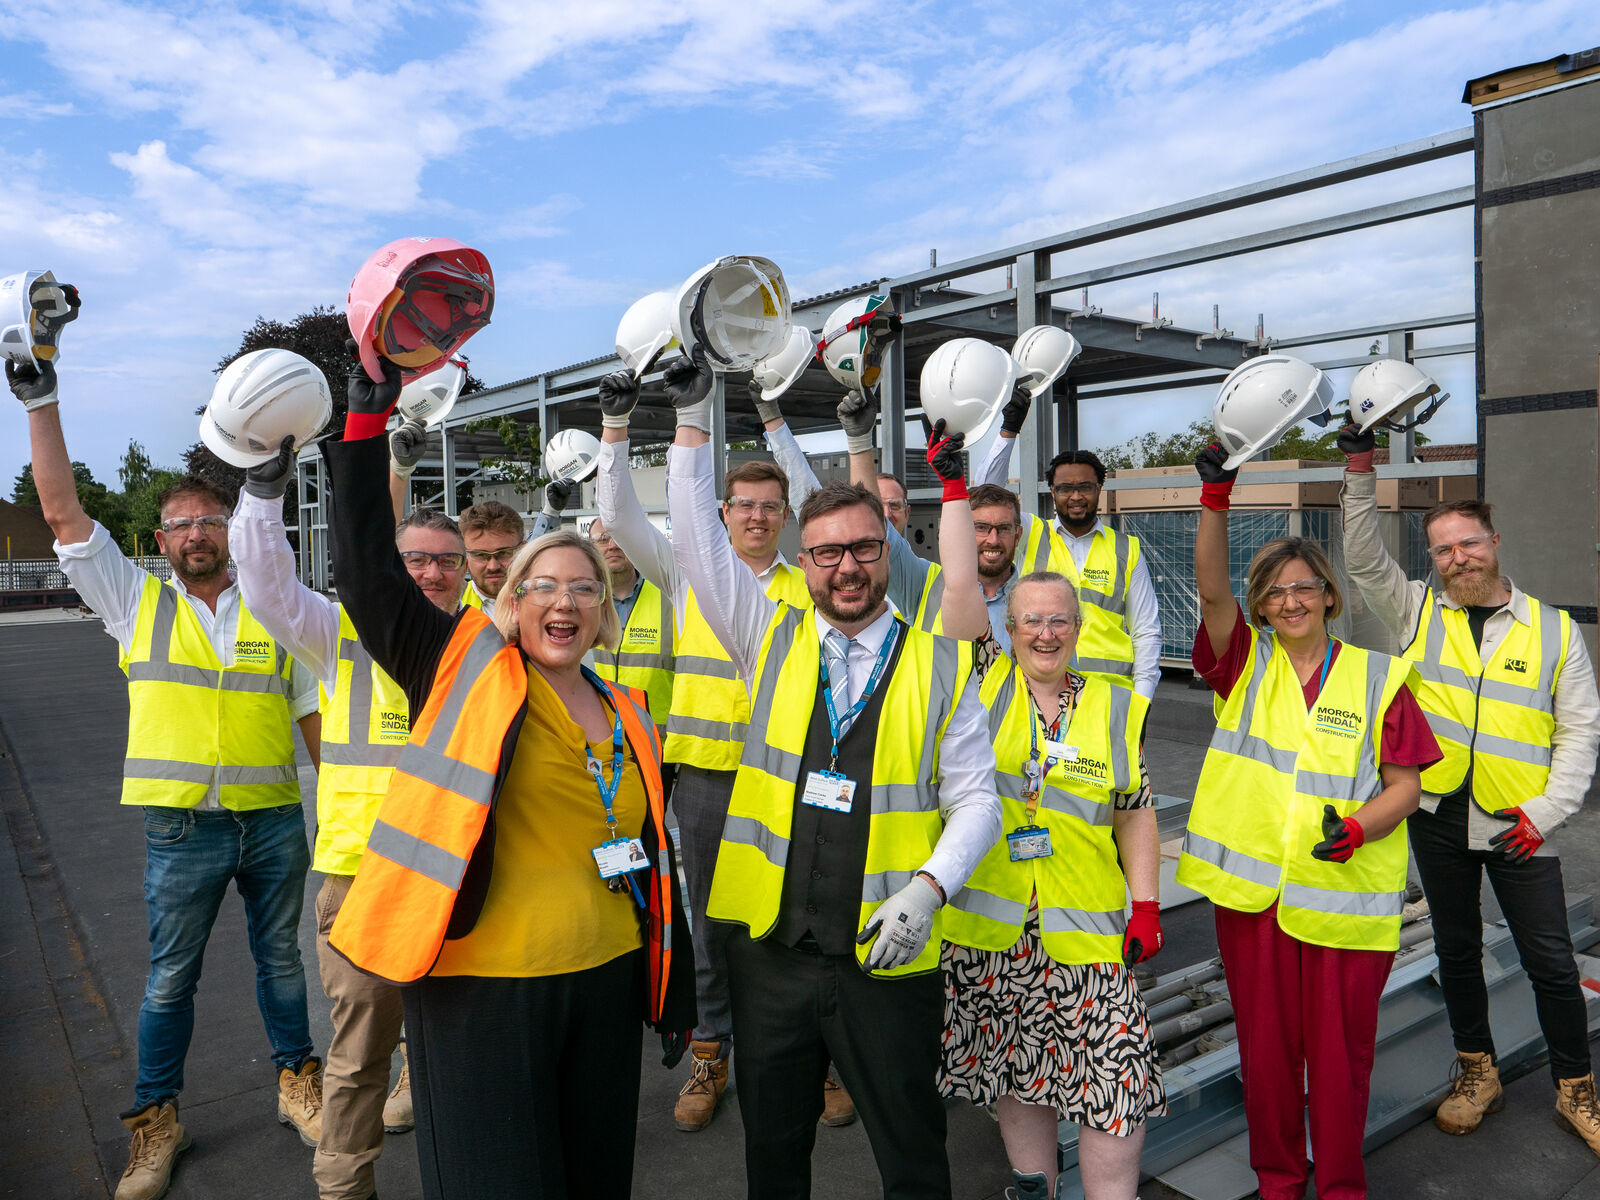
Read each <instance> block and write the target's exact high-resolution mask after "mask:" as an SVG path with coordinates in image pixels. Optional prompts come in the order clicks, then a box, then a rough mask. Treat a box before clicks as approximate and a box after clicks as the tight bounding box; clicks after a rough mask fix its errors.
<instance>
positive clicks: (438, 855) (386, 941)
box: [328, 609, 672, 1021]
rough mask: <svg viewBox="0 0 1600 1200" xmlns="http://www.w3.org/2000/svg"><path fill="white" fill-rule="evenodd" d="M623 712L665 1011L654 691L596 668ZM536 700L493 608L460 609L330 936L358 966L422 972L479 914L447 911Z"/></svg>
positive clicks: (664, 892)
mask: <svg viewBox="0 0 1600 1200" xmlns="http://www.w3.org/2000/svg"><path fill="white" fill-rule="evenodd" d="M585 675H586V676H587V678H589V680H590V681H591V682H593V683H595V684H596V685H598V686H599V687H600V688H601V689H602V690H603V691H604V694H605V696H606V697H607V699H609V700H610V702H611V704H612V706H613V707H614V708H615V710H616V712H617V715H618V716H619V717H621V719H622V730H623V734H624V735H625V736H626V737H627V739H628V745H629V747H630V748H631V749H632V751H633V757H634V760H635V761H636V762H637V763H638V764H639V771H640V773H641V774H642V775H643V776H644V783H645V792H646V794H647V796H648V797H649V807H650V815H649V820H650V821H651V823H652V825H653V828H654V831H655V843H656V856H657V857H656V861H655V863H653V864H652V874H651V878H650V882H649V887H648V888H647V897H646V898H647V901H648V912H647V913H646V914H645V916H644V918H643V921H644V924H645V940H646V953H647V956H648V958H649V988H650V997H649V1006H648V1007H649V1012H650V1019H651V1020H652V1021H655V1020H659V1019H660V1017H661V1012H662V1006H663V1004H664V1003H665V1000H666V992H667V978H668V975H669V974H670V968H671V964H672V868H671V861H670V858H669V848H670V845H671V843H670V842H669V840H668V837H667V827H666V801H665V797H664V796H663V793H662V786H661V742H660V739H659V738H658V737H657V735H656V726H655V722H654V721H653V720H652V719H651V717H650V707H649V701H648V700H647V699H646V697H645V694H644V693H643V692H641V691H639V690H638V689H637V688H629V687H622V686H620V685H618V684H613V683H608V682H606V681H605V680H603V679H600V677H599V676H597V675H595V674H594V673H593V672H591V671H585ZM527 703H528V676H527V669H526V667H525V666H524V665H523V658H522V652H521V651H520V650H519V649H518V648H517V647H516V646H514V645H509V644H507V642H506V640H505V638H504V637H503V636H502V635H501V633H500V631H499V630H498V629H496V628H495V627H494V625H493V623H492V622H491V621H490V620H489V618H487V617H485V616H484V615H483V614H482V613H481V612H479V611H477V610H475V609H474V610H464V611H463V612H462V613H461V616H460V618H459V619H458V621H457V623H456V627H455V630H454V631H453V632H452V633H451V635H450V641H449V643H448V644H447V645H446V646H445V649H444V653H443V654H442V655H441V656H440V659H439V667H438V670H437V671H436V672H435V674H434V678H433V688H432V690H431V691H430V692H429V693H428V702H427V704H426V705H425V706H424V707H423V710H422V713H421V715H419V716H418V717H417V719H416V720H415V721H414V722H413V723H412V726H411V737H410V740H409V741H407V743H406V745H405V748H404V749H403V750H402V751H401V752H400V761H399V763H397V764H396V766H395V768H394V774H393V775H392V776H391V778H390V781H389V790H388V792H387V794H386V795H385V796H384V800H383V806H382V808H380V809H379V810H378V818H377V821H376V822H375V823H374V825H373V827H372V836H371V838H370V839H369V840H368V842H367V850H366V853H365V854H364V855H363V856H362V859H361V866H360V868H359V869H358V870H357V871H356V876H355V880H354V881H353V882H352V883H351V885H350V892H349V895H348V896H347V897H346V898H345V902H344V904H343V906H342V907H341V908H340V909H339V915H338V917H337V918H336V919H335V921H334V924H333V929H332V930H331V931H330V933H329V936H328V941H329V943H330V944H331V945H332V946H333V948H334V949H335V950H337V951H338V952H339V953H340V954H342V955H344V957H345V958H347V959H349V960H350V961H351V962H352V963H353V964H355V966H357V967H359V968H360V969H361V970H363V971H365V972H367V973H368V974H370V975H376V976H377V977H379V978H380V979H387V980H389V981H390V982H391V983H399V984H404V983H414V982H415V981H416V980H418V979H421V978H422V977H423V976H424V975H426V974H428V972H429V971H431V970H432V969H433V965H434V963H435V962H436V961H438V958H439V951H440V949H441V948H442V947H443V945H444V940H445V937H446V935H447V933H448V934H449V935H451V936H454V937H461V936H463V935H465V934H466V933H467V932H468V931H469V930H470V929H471V926H472V923H471V922H458V925H464V926H465V927H464V928H456V927H452V924H451V917H452V914H453V913H454V911H455V907H456V902H457V899H458V897H459V895H460V891H461V881H462V879H463V878H464V876H465V875H466V872H467V864H468V863H470V862H471V861H472V855H473V851H474V850H475V849H477V846H478V840H479V838H481V837H482V835H483V830H484V826H485V824H486V822H487V821H488V817H489V812H490V810H491V808H492V807H493V806H494V804H495V802H496V800H497V799H498V793H499V784H500V779H501V777H502V776H503V770H502V768H503V767H504V766H505V765H507V764H504V763H502V762H501V757H502V754H503V753H505V748H506V747H507V746H511V747H513V748H514V747H515V746H516V738H515V736H514V734H515V731H516V728H517V727H518V726H520V724H521V722H522V718H523V715H524V713H525V712H526V709H527Z"/></svg>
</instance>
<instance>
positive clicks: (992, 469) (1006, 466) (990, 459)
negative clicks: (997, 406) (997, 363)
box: [972, 384, 1033, 487]
mask: <svg viewBox="0 0 1600 1200" xmlns="http://www.w3.org/2000/svg"><path fill="white" fill-rule="evenodd" d="M1032 407H1033V397H1032V396H1030V395H1029V394H1028V389H1027V388H1025V387H1023V386H1021V385H1020V384H1019V385H1018V386H1017V387H1016V388H1014V389H1013V390H1012V392H1011V399H1009V400H1007V401H1006V406H1005V407H1004V408H1003V409H1001V410H1000V436H999V437H997V438H995V439H994V442H993V444H992V445H990V447H989V453H988V455H986V456H985V458H984V460H983V462H982V463H981V464H980V465H979V467H978V469H977V470H976V471H974V472H973V475H972V477H973V479H975V480H977V482H979V483H998V484H999V485H1000V486H1001V487H1010V486H1011V480H1010V475H1011V452H1012V451H1013V450H1015V449H1016V446H1017V435H1018V434H1019V433H1021V432H1022V425H1023V422H1025V421H1026V420H1027V419H1028V410H1029V409H1031V408H1032Z"/></svg>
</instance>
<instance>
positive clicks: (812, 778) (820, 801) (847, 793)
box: [800, 771, 856, 813]
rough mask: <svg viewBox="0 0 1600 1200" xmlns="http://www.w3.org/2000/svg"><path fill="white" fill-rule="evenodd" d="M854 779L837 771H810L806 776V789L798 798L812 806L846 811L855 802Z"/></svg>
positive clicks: (830, 810)
mask: <svg viewBox="0 0 1600 1200" xmlns="http://www.w3.org/2000/svg"><path fill="white" fill-rule="evenodd" d="M855 798H856V781H855V780H854V779H851V778H850V777H849V776H846V775H841V774H839V772H837V771H812V772H811V773H810V774H809V775H807V776H806V790H805V791H804V792H802V793H800V800H801V802H802V803H804V804H809V805H811V807H812V808H825V809H827V810H828V811H829V812H842V813H847V812H849V811H850V806H851V805H852V804H853V803H855Z"/></svg>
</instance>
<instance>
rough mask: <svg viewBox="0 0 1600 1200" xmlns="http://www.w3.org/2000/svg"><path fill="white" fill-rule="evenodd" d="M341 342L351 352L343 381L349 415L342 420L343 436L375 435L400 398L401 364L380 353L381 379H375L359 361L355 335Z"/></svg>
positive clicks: (385, 423) (354, 437)
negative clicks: (375, 380)
mask: <svg viewBox="0 0 1600 1200" xmlns="http://www.w3.org/2000/svg"><path fill="white" fill-rule="evenodd" d="M344 346H345V349H346V350H348V351H349V352H350V377H349V380H348V382H347V383H346V384H345V399H346V402H347V404H348V406H349V415H348V416H347V417H345V420H344V436H345V439H346V440H347V441H349V440H354V439H356V438H369V437H377V436H378V435H379V434H380V433H382V432H383V431H384V426H385V425H387V424H388V421H389V414H390V413H391V412H393V411H394V406H395V402H396V401H398V400H399V399H400V364H399V363H395V362H391V361H389V359H387V358H384V357H382V356H379V358H378V362H379V363H381V364H382V365H383V382H382V383H375V382H373V379H372V376H370V375H368V374H367V369H366V367H364V366H362V365H361V359H360V357H359V354H358V349H357V347H356V343H355V339H354V338H351V339H349V340H347V341H346V342H345V344H344Z"/></svg>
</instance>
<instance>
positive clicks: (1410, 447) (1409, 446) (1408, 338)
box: [1389, 329, 1417, 463]
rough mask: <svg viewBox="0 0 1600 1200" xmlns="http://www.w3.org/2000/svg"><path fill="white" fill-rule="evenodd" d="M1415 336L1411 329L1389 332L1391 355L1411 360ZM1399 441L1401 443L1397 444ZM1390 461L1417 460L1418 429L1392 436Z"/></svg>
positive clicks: (1402, 360)
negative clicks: (1399, 436)
mask: <svg viewBox="0 0 1600 1200" xmlns="http://www.w3.org/2000/svg"><path fill="white" fill-rule="evenodd" d="M1415 338H1416V335H1415V334H1414V333H1412V332H1411V330H1409V329H1396V330H1395V331H1394V332H1392V333H1391V334H1389V357H1390V358H1398V359H1399V360H1400V361H1401V362H1410V361H1411V351H1412V348H1413V344H1414V341H1415ZM1397 441H1398V442H1399V445H1396V444H1395V443H1396V442H1397ZM1389 461H1390V462H1392V463H1393V462H1416V461H1417V433H1416V430H1414V429H1408V430H1406V432H1405V436H1404V437H1402V438H1398V439H1397V438H1395V437H1394V436H1393V435H1391V436H1390V438H1389Z"/></svg>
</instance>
